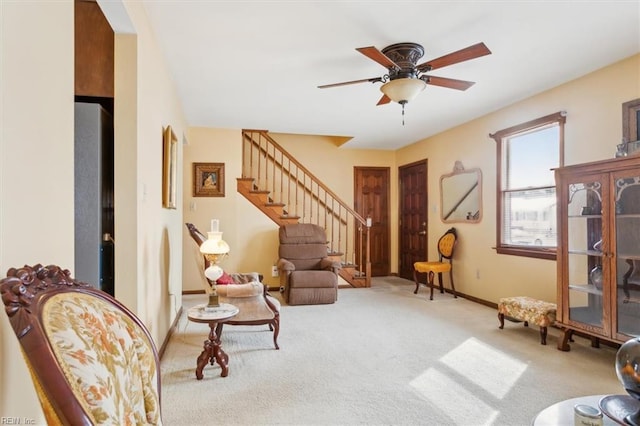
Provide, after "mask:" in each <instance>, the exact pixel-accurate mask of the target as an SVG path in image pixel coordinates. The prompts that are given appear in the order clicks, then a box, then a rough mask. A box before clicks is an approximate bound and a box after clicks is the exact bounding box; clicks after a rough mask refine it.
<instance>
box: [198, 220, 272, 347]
mask: <svg viewBox="0 0 640 426" xmlns="http://www.w3.org/2000/svg"><path fill="white" fill-rule="evenodd" d="M186 226H187V229H188V230H189V235H190V236H191V238H192V239H193V240H194V241H195V242H196V244H197V245H198V247H200V245H201V244H202V243H203V242H204V241H206V239H207V237H206V236H205V235H204V234H203V233H202V232H200V231H199V230H198V228H196V227H195V225H193V224H192V223H187V224H186ZM197 257H198V264H199V270H200V274H201V277H202V280H204V281H205V282H206V281H209V280H208V279H207V278H206V277H205V276H204V270H205V269H206V268H207V267H208V266H209V263H208V261H207V260H206V259H205V258H204V256H202V255H201V254H200V252H198V254H197ZM201 262H202V263H201ZM216 288H217V292H218V297H219V300H220V302H223V303H230V304H232V305H235V306H237V307H238V309H239V310H240V312H239V313H238V315H236V316H235V317H233V318H232V319H231V320H229V321H226V322H225V323H218V327H217V329H216V334H217V335H218V337H220V336H221V335H222V327H223V326H224V325H225V324H227V325H268V326H269V330H271V331H273V344H274V346H275V348H276V349H280V346H279V345H278V334H279V332H280V301H279V300H278V299H276V298H275V297H273V296H271V295H270V294H269V293H268V291H267V286H265V285H264V284H263V283H262V277H261V276H260V274H258V273H257V272H249V273H232V274H227V273H225V274H224V275H223V276H222V277H220V278H219V279H218V280H217V282H216Z"/></svg>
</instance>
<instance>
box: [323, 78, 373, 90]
mask: <svg viewBox="0 0 640 426" xmlns="http://www.w3.org/2000/svg"><path fill="white" fill-rule="evenodd" d="M378 81H382V78H381V77H372V78H363V79H362V80H353V81H343V82H342V83H333V84H325V85H323V86H318V89H327V88H329V87H338V86H346V85H348V84H357V83H366V82H369V83H376V82H378Z"/></svg>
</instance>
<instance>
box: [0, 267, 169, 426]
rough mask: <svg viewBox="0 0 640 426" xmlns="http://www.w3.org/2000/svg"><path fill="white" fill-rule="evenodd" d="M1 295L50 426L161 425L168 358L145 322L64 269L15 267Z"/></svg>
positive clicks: (0, 285) (1, 282)
mask: <svg viewBox="0 0 640 426" xmlns="http://www.w3.org/2000/svg"><path fill="white" fill-rule="evenodd" d="M0 294H2V301H3V303H4V307H5V312H6V313H7V315H8V317H9V322H10V324H11V327H12V328H13V330H14V331H15V333H16V336H17V337H18V341H19V343H20V347H21V349H22V354H23V356H24V359H25V361H26V364H27V367H28V369H29V372H30V373H31V378H32V380H33V382H34V386H35V389H36V394H37V395H38V398H39V400H40V403H41V405H42V409H43V412H44V415H45V418H46V420H47V424H48V425H131V424H139V425H140V424H145V425H160V424H162V420H161V411H160V367H159V365H160V363H159V360H158V353H157V350H156V347H155V344H154V342H153V340H152V338H151V335H150V334H149V332H148V330H147V328H146V327H145V326H144V324H143V323H142V322H141V321H140V320H139V319H138V318H137V317H136V316H135V315H134V314H133V313H132V312H131V311H129V309H127V308H126V307H125V306H124V305H122V304H121V303H120V302H118V301H117V300H116V299H114V298H113V297H112V296H110V295H108V294H107V293H105V292H103V291H101V290H98V289H97V288H94V287H92V286H90V285H89V284H87V283H83V282H79V281H76V280H74V279H73V278H71V273H70V272H69V271H68V270H63V269H61V268H60V267H58V266H55V265H49V266H42V265H40V264H38V265H34V266H24V267H22V268H11V269H9V270H8V272H7V277H6V278H3V279H2V280H0Z"/></svg>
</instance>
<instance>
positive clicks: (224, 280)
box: [216, 271, 233, 285]
mask: <svg viewBox="0 0 640 426" xmlns="http://www.w3.org/2000/svg"><path fill="white" fill-rule="evenodd" d="M216 284H218V285H225V284H233V278H231V275H229V274H227V273H226V272H224V271H223V272H222V276H221V277H220V278H218V279H217V280H216Z"/></svg>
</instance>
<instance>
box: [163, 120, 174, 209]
mask: <svg viewBox="0 0 640 426" xmlns="http://www.w3.org/2000/svg"><path fill="white" fill-rule="evenodd" d="M162 142H163V148H162V163H163V167H162V207H164V208H167V209H175V208H177V207H178V205H177V199H178V138H177V137H176V135H175V133H173V129H171V126H167V127H166V128H164V129H163V131H162Z"/></svg>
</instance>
